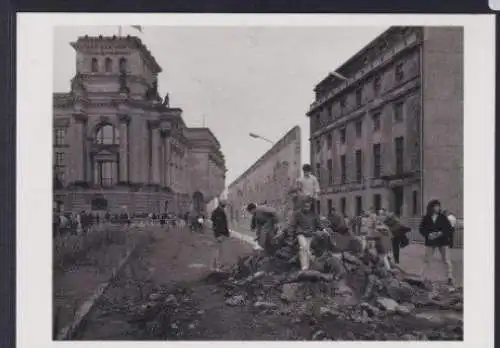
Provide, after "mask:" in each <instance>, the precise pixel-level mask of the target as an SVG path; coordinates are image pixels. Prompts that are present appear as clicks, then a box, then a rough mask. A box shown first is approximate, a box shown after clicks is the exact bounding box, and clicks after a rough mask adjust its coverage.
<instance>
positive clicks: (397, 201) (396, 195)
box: [392, 186, 404, 216]
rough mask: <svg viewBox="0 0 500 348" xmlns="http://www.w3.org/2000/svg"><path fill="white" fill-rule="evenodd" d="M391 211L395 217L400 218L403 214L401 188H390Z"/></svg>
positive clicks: (402, 191)
mask: <svg viewBox="0 0 500 348" xmlns="http://www.w3.org/2000/svg"><path fill="white" fill-rule="evenodd" d="M392 197H393V199H392V202H393V206H392V211H393V212H394V214H396V215H397V216H401V214H402V213H403V203H404V190H403V186H395V187H393V188H392Z"/></svg>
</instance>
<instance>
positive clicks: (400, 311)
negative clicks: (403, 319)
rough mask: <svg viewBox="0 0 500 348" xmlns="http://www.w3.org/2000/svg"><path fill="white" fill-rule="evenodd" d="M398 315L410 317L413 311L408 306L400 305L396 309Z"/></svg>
mask: <svg viewBox="0 0 500 348" xmlns="http://www.w3.org/2000/svg"><path fill="white" fill-rule="evenodd" d="M396 313H398V314H400V315H408V314H410V313H411V309H410V308H408V307H406V306H402V305H399V306H397V307H396Z"/></svg>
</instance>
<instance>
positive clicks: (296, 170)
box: [227, 127, 301, 229]
mask: <svg viewBox="0 0 500 348" xmlns="http://www.w3.org/2000/svg"><path fill="white" fill-rule="evenodd" d="M300 151H301V142H300V128H299V127H294V128H293V129H292V130H290V131H289V132H288V133H287V134H286V135H285V136H284V137H283V138H281V139H280V140H279V141H278V142H277V143H276V144H275V145H274V146H273V147H272V148H271V149H270V150H269V151H268V152H266V153H265V154H264V155H263V156H262V157H261V158H260V159H259V160H257V161H256V162H255V163H254V164H253V165H252V166H251V167H250V168H249V169H248V170H247V171H246V172H245V173H244V174H243V175H242V176H240V177H239V178H238V179H236V180H235V181H234V182H233V183H232V184H231V185H229V188H228V193H227V195H228V201H229V207H228V214H229V217H230V219H231V220H232V222H233V225H234V226H235V228H242V229H248V228H249V226H250V216H249V214H248V213H246V211H245V208H246V206H247V205H248V203H251V202H254V203H257V204H258V203H264V202H266V201H267V204H268V205H270V206H273V207H275V208H276V209H277V210H278V211H279V212H280V215H281V217H282V218H285V216H286V215H287V212H288V211H289V209H290V204H291V202H289V196H288V194H287V193H288V191H289V189H290V188H291V187H292V185H293V184H294V183H295V181H296V180H297V179H298V178H299V177H300V175H301V158H300V153H301V152H300Z"/></svg>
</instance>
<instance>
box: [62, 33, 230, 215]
mask: <svg viewBox="0 0 500 348" xmlns="http://www.w3.org/2000/svg"><path fill="white" fill-rule="evenodd" d="M71 45H72V46H73V47H74V49H75V50H76V75H75V76H74V77H73V79H72V80H71V90H70V92H68V93H55V94H54V98H53V99H54V105H53V109H54V143H53V150H54V198H55V202H56V204H58V205H59V208H60V209H63V210H65V211H80V210H87V211H88V210H109V211H111V212H118V211H121V210H123V209H126V210H128V211H129V212H164V211H169V212H184V211H186V210H187V209H188V208H189V204H190V202H191V201H192V198H193V197H196V199H197V200H198V201H199V200H200V199H201V201H202V202H208V201H209V200H210V199H211V198H212V196H214V195H217V194H218V193H220V192H222V190H223V187H224V184H223V182H224V177H225V171H226V169H225V164H224V157H223V156H222V153H221V150H220V144H219V142H218V141H217V139H216V138H215V136H214V135H213V134H212V133H211V132H210V130H208V129H206V128H204V129H196V128H195V129H191V128H188V127H187V126H186V124H185V123H184V121H183V119H182V110H181V109H180V108H175V107H171V106H170V102H169V100H168V99H169V98H168V95H167V96H166V97H165V98H164V99H162V98H160V96H159V94H158V82H157V81H158V80H157V78H158V74H159V73H160V72H161V67H160V66H159V65H158V63H157V62H156V60H155V58H154V57H153V56H152V55H151V53H150V52H149V51H148V50H147V48H146V47H145V46H144V45H143V43H142V42H141V40H140V39H138V38H136V37H130V36H127V37H116V36H113V37H102V36H99V37H88V36H85V37H80V38H79V39H78V40H77V41H76V42H74V43H72V44H71ZM192 134H197V135H196V137H194V138H193V137H192V136H191V135H192ZM209 163H211V164H210V165H209ZM193 166H196V170H195V171H193ZM203 166H205V170H202V169H201V168H202V167H203ZM214 167H215V169H214ZM221 182H222V184H221ZM212 184H213V186H211V185H212Z"/></svg>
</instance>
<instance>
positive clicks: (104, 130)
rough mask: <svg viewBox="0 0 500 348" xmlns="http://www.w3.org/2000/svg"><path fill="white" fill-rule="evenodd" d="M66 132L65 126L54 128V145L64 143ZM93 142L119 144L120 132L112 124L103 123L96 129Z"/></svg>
mask: <svg viewBox="0 0 500 348" xmlns="http://www.w3.org/2000/svg"><path fill="white" fill-rule="evenodd" d="M66 132H67V129H66V128H56V129H55V130H54V146H56V147H60V146H64V145H66ZM95 143H96V144H100V145H118V144H120V132H119V130H118V129H117V128H116V127H114V126H112V125H109V124H106V125H103V126H101V127H99V128H98V129H97V131H96V136H95Z"/></svg>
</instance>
